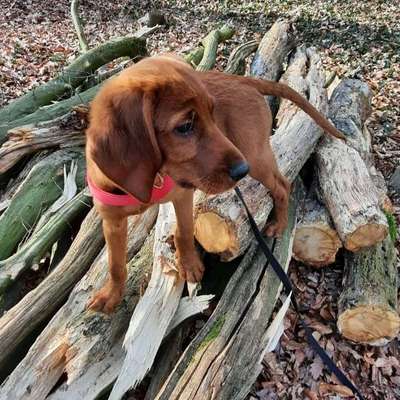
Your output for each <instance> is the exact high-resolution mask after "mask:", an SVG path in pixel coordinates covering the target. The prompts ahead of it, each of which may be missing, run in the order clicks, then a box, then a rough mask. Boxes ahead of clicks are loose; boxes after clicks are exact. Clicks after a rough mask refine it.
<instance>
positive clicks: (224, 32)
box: [196, 25, 235, 71]
mask: <svg viewBox="0 0 400 400" xmlns="http://www.w3.org/2000/svg"><path fill="white" fill-rule="evenodd" d="M234 33H235V29H234V28H233V27H232V26H230V25H224V26H223V27H222V28H221V29H215V30H213V31H211V32H210V33H209V34H208V35H207V36H206V37H205V38H204V39H203V40H202V41H201V44H202V45H203V47H204V53H203V57H202V59H201V61H200V62H199V64H198V65H197V67H196V70H197V71H208V70H210V69H212V68H213V67H214V64H215V60H216V58H217V47H218V44H219V43H221V42H223V41H225V40H228V39H230V38H231V37H232V36H233V35H234Z"/></svg>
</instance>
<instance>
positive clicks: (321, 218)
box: [293, 187, 342, 268]
mask: <svg viewBox="0 0 400 400" xmlns="http://www.w3.org/2000/svg"><path fill="white" fill-rule="evenodd" d="M341 247H342V242H341V241H340V238H339V236H338V234H337V232H336V230H335V228H334V226H333V222H332V218H331V216H330V215H329V212H328V211H327V209H326V208H325V206H324V205H323V204H321V203H320V202H319V201H318V199H317V196H316V194H315V191H314V189H313V187H311V189H310V190H309V192H308V194H307V197H306V198H305V200H304V203H303V204H302V205H301V207H300V210H299V219H298V221H297V226H296V234H295V237H294V244H293V257H294V258H295V259H296V260H298V261H301V262H302V263H304V264H307V265H311V266H313V267H317V268H320V267H323V266H326V265H329V264H332V263H334V262H335V259H336V253H337V252H338V250H339V249H340V248H341Z"/></svg>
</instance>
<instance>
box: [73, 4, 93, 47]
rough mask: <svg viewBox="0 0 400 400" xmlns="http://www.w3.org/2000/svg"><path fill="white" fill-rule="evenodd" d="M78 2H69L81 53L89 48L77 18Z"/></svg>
mask: <svg viewBox="0 0 400 400" xmlns="http://www.w3.org/2000/svg"><path fill="white" fill-rule="evenodd" d="M78 9H79V0H72V1H71V18H72V23H73V25H74V28H75V32H76V35H77V36H78V40H79V46H80V48H81V50H82V52H83V53H86V52H87V51H88V50H89V46H88V43H87V40H86V36H85V32H84V31H83V26H82V20H81V18H80V17H79V10H78Z"/></svg>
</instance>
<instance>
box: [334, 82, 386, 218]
mask: <svg viewBox="0 0 400 400" xmlns="http://www.w3.org/2000/svg"><path fill="white" fill-rule="evenodd" d="M371 99H372V93H371V89H370V88H369V86H368V85H367V84H366V83H365V82H362V81H360V80H357V79H344V80H343V81H341V82H339V84H338V85H337V86H336V88H335V89H334V91H333V92H332V95H331V97H330V100H329V117H330V119H331V120H332V121H333V122H334V124H335V125H336V127H337V128H338V129H340V130H342V132H343V133H344V134H345V135H346V144H348V145H349V146H351V147H352V148H353V149H355V150H357V151H358V153H359V154H360V156H361V158H362V159H363V161H364V163H365V165H366V166H367V168H368V172H369V174H370V176H371V179H372V181H373V182H374V184H375V187H376V190H377V195H378V198H379V204H380V206H381V208H383V209H385V210H387V211H389V210H390V209H391V202H390V200H389V198H388V196H387V187H386V182H385V179H384V177H383V175H382V174H381V173H380V172H379V171H378V170H377V169H376V168H375V163H374V156H373V154H372V151H371V146H372V145H371V143H372V139H371V134H370V132H369V131H368V128H367V127H366V124H365V122H366V120H367V119H368V118H369V116H370V115H371V111H372V107H371Z"/></svg>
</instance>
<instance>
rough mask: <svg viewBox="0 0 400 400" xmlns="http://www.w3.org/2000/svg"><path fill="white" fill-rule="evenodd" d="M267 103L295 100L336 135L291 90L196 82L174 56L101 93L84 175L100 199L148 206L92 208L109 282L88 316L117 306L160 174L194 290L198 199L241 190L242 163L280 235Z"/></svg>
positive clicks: (147, 64) (212, 76)
mask: <svg viewBox="0 0 400 400" xmlns="http://www.w3.org/2000/svg"><path fill="white" fill-rule="evenodd" d="M263 94H273V95H279V96H282V97H285V98H289V99H290V100H292V101H294V102H295V103H296V104H298V105H299V106H300V107H301V108H302V109H303V110H304V111H306V112H307V113H309V114H310V115H311V116H312V117H313V118H314V119H315V120H316V121H317V123H318V124H319V125H321V126H322V127H323V128H324V129H326V130H328V131H329V132H330V133H331V134H333V135H340V134H339V132H337V131H336V129H335V128H334V127H333V126H332V125H331V124H330V123H329V122H328V121H327V120H326V119H325V118H324V117H323V116H322V115H321V114H320V113H319V112H318V111H317V110H315V108H313V107H312V106H311V105H310V104H309V103H308V102H307V101H306V100H305V99H303V98H302V97H301V96H300V95H298V94H297V93H296V92H295V91H293V90H292V89H290V88H288V87H287V86H285V85H281V84H277V83H274V82H269V81H260V80H256V79H251V78H243V77H237V76H233V75H224V74H222V73H218V72H209V73H198V72H195V71H193V70H192V69H191V68H190V67H189V66H188V65H187V64H186V63H184V62H183V61H182V60H180V59H179V58H178V57H175V56H160V57H152V58H148V59H145V60H143V61H141V62H140V63H138V64H136V65H135V66H133V67H131V68H129V69H127V70H125V71H124V72H123V73H122V74H120V75H119V76H118V77H116V78H114V79H112V80H111V81H110V82H109V83H108V84H106V85H104V87H103V88H102V90H101V91H100V92H99V94H98V95H97V96H96V98H95V100H94V101H93V103H92V106H91V115H90V126H89V128H88V130H87V146H86V154H87V164H88V174H89V175H90V177H91V179H92V180H93V181H94V182H95V184H96V185H97V186H99V187H101V188H102V189H104V190H107V191H113V190H118V189H119V190H123V191H124V192H128V193H131V194H132V195H134V196H136V197H137V198H138V199H140V200H141V201H142V202H143V203H144V204H143V206H140V207H133V206H130V207H113V206H105V205H102V204H100V203H98V202H96V201H95V206H96V208H97V209H98V211H99V213H100V214H101V216H102V218H103V227H104V234H105V237H106V242H107V246H108V251H109V270H110V276H109V279H108V282H107V284H106V285H105V286H104V287H103V288H102V289H101V290H100V291H99V292H98V293H96V294H95V296H94V297H93V299H92V300H91V301H90V303H89V306H90V307H91V308H93V309H95V310H102V311H105V312H107V313H109V312H111V311H112V310H113V309H114V308H115V306H116V305H118V304H119V302H120V301H121V297H122V294H123V289H124V284H125V279H126V271H125V263H126V255H125V253H126V231H127V229H126V225H127V216H128V215H131V214H138V213H141V212H143V211H144V210H145V209H146V208H148V207H149V206H151V204H149V203H148V202H149V199H150V196H151V190H152V186H153V182H154V179H155V176H156V174H157V172H159V173H161V174H168V175H170V176H171V177H172V178H173V179H174V180H175V182H177V183H178V185H177V187H176V188H175V189H174V190H173V191H172V192H171V193H170V194H169V195H168V196H167V197H166V198H165V199H163V201H172V202H173V204H174V207H175V212H176V216H177V231H176V234H175V244H176V248H177V265H178V268H179V272H180V275H181V277H182V278H183V279H187V280H188V281H190V282H196V281H199V280H200V279H201V277H202V274H203V265H202V263H201V260H200V258H199V256H198V254H197V252H196V250H195V246H194V238H193V211H192V209H193V191H194V189H195V188H198V189H200V190H203V191H205V192H208V193H220V192H222V191H225V190H227V189H230V188H232V187H233V186H234V184H235V183H236V182H235V181H233V180H232V179H231V177H230V176H229V169H230V167H231V166H232V165H233V164H235V163H237V162H240V161H244V160H247V162H248V164H249V165H250V175H251V176H252V177H253V178H255V179H257V180H258V181H260V182H262V183H263V184H264V185H265V186H266V187H267V188H268V189H270V191H271V194H272V196H273V198H274V201H275V222H274V223H272V224H270V225H269V226H268V228H267V233H268V234H269V235H279V234H281V233H282V231H283V230H284V228H285V227H286V224H287V207H288V197H289V183H288V182H287V180H286V178H285V177H283V176H282V175H281V174H280V172H279V170H278V168H277V165H276V162H275V159H274V156H273V153H272V151H271V148H270V145H269V141H268V136H269V133H270V131H271V127H272V117H271V112H270V110H269V108H268V107H267V106H266V103H265V101H264V97H263ZM192 120H193V130H192V132H191V134H190V135H189V136H187V137H182V135H181V134H179V132H177V130H176V128H177V127H179V126H181V125H183V124H185V123H188V124H189V122H190V121H192ZM189 125H190V124H189Z"/></svg>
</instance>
